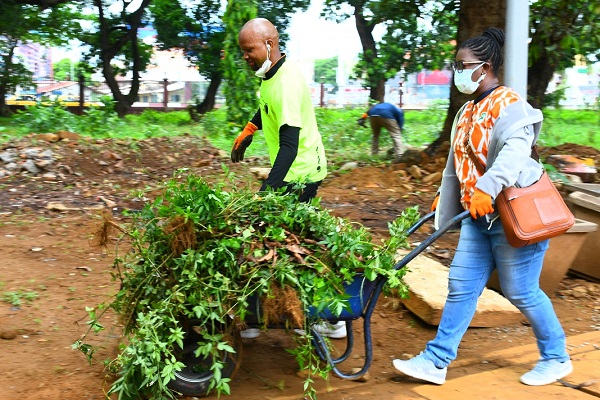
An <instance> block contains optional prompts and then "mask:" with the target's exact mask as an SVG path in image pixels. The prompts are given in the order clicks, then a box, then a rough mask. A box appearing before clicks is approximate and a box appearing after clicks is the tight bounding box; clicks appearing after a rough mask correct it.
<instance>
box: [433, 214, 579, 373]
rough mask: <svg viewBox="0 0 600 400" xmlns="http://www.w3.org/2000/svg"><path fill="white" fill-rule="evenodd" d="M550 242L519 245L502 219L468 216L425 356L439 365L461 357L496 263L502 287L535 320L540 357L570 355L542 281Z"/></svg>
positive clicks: (564, 356)
mask: <svg viewBox="0 0 600 400" xmlns="http://www.w3.org/2000/svg"><path fill="white" fill-rule="evenodd" d="M488 228H489V229H488ZM548 242H549V241H548V240H545V241H543V242H540V243H535V244H531V245H528V246H525V247H521V248H518V249H517V248H514V247H512V246H510V245H509V244H508V242H507V241H506V235H505V234H504V229H503V227H502V223H501V222H500V220H496V221H494V222H493V224H492V225H491V227H489V222H487V221H486V217H482V218H479V219H478V220H473V219H471V218H467V219H465V220H463V221H462V225H461V229H460V238H459V241H458V246H457V248H456V253H455V255H454V259H453V260H452V265H451V266H450V276H449V284H448V289H449V293H448V298H447V299H446V305H445V306H444V310H443V312H442V318H441V321H440V325H439V328H438V331H437V335H436V336H435V338H434V339H433V340H431V341H430V342H429V343H427V346H426V348H425V351H424V352H423V355H424V357H425V358H426V359H429V360H431V361H433V363H434V364H435V365H436V367H438V368H444V367H446V366H447V365H448V364H450V362H451V361H453V360H454V359H455V358H456V352H457V350H458V345H459V343H460V341H461V339H462V337H463V335H464V334H465V332H466V330H467V328H468V327H469V324H470V322H471V320H472V319H473V315H474V314H475V309H476V306H477V299H478V298H479V296H480V295H481V293H482V292H483V289H484V287H485V285H486V283H487V281H488V279H489V277H490V275H491V273H492V271H493V270H494V268H496V269H497V270H498V279H499V281H500V287H501V289H502V293H503V294H504V296H505V297H506V298H507V299H508V300H509V301H510V302H511V303H512V304H514V305H515V307H517V308H518V309H519V310H520V311H521V312H522V313H523V315H525V317H526V318H527V320H528V321H529V323H530V324H531V327H532V329H533V333H534V335H535V337H536V340H537V345H538V349H539V351H540V354H541V358H542V359H543V360H550V359H556V360H558V361H561V362H562V361H566V360H568V359H569V355H568V354H567V351H566V339H565V333H564V330H563V328H562V326H561V325H560V322H559V321H558V318H557V317H556V313H555V312H554V308H553V307H552V303H551V302H550V299H549V298H548V296H546V294H545V293H544V292H543V291H542V290H541V289H540V286H539V278H540V273H541V270H542V263H543V260H544V254H545V253H546V250H547V249H548Z"/></svg>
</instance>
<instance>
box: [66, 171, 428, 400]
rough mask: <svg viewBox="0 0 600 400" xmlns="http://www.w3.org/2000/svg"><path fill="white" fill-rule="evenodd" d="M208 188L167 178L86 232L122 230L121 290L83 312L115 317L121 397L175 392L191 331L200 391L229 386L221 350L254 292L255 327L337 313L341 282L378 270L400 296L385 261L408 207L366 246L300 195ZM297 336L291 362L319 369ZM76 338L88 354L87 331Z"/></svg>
mask: <svg viewBox="0 0 600 400" xmlns="http://www.w3.org/2000/svg"><path fill="white" fill-rule="evenodd" d="M211 185H212V184H211ZM211 185H209V184H208V183H207V182H205V181H204V180H203V179H202V178H201V177H198V176H194V175H187V176H178V177H175V178H173V179H171V180H170V181H168V182H166V184H165V190H164V195H162V196H160V197H159V198H157V199H156V200H155V201H154V202H152V203H150V204H148V205H147V206H146V207H145V208H144V209H143V210H142V211H141V212H140V213H137V214H135V215H133V216H132V221H131V223H128V224H127V226H121V225H117V224H116V223H115V222H113V221H110V220H108V219H107V220H106V221H105V223H104V225H103V227H102V229H100V230H99V232H98V233H97V235H96V239H97V240H99V241H100V242H105V243H106V241H107V239H108V238H110V236H111V234H110V229H109V228H111V227H112V228H115V227H116V228H118V230H119V231H120V232H121V233H122V239H125V238H127V239H128V240H127V246H126V247H127V248H126V249H120V251H118V253H119V254H120V253H124V254H122V255H119V256H118V257H117V258H116V259H115V262H114V268H115V273H114V276H115V278H116V279H118V280H119V281H120V283H121V289H120V290H119V292H118V293H117V294H116V296H115V297H114V299H112V301H111V302H110V303H107V304H101V305H99V306H97V307H94V308H90V309H89V312H90V316H91V321H90V322H89V323H90V326H91V329H92V330H95V331H99V330H101V329H102V326H101V325H100V324H99V322H98V319H99V316H100V312H103V311H105V310H107V309H109V308H111V309H113V310H114V311H116V313H117V314H118V315H119V317H120V320H121V321H122V323H123V325H124V328H125V329H124V340H123V346H122V350H121V352H120V353H119V354H118V356H117V357H116V358H115V359H114V360H112V361H111V362H110V363H109V365H110V367H111V368H112V370H113V371H114V372H116V373H118V375H119V377H118V379H117V380H116V381H115V383H114V384H113V386H112V388H111V392H113V393H119V395H120V397H119V398H125V399H127V398H139V396H140V393H142V394H143V395H145V396H148V397H151V398H168V397H173V396H174V395H175V393H174V391H173V387H176V388H177V386H176V385H175V386H174V385H173V384H172V383H173V381H174V380H176V378H177V376H178V373H179V371H182V370H184V369H185V368H187V367H188V366H186V363H185V360H184V359H183V358H182V356H181V354H182V351H183V349H184V348H186V347H187V345H188V343H189V337H190V335H193V337H194V339H193V341H194V346H195V347H194V356H195V357H199V358H203V359H206V360H209V363H208V367H206V366H205V368H208V369H209V370H210V371H211V375H210V378H211V379H210V383H209V384H207V386H206V388H207V390H212V389H216V391H218V392H219V393H229V385H228V382H229V378H228V376H227V374H226V373H222V372H223V371H222V370H224V369H226V368H227V358H226V357H225V358H224V357H223V353H224V352H225V353H235V351H236V350H235V345H234V342H235V339H234V338H235V337H236V336H237V337H239V331H240V330H243V329H245V328H246V325H245V321H246V319H247V317H248V316H249V315H250V314H252V312H253V311H252V310H253V308H252V304H253V299H256V298H258V299H261V304H262V307H261V310H262V315H261V316H260V318H259V321H260V323H261V324H262V328H263V329H267V328H268V327H269V326H273V325H278V326H285V327H288V328H300V327H303V328H304V329H305V330H306V331H307V332H309V331H310V330H309V329H307V328H308V326H309V325H310V324H311V323H314V322H315V321H316V318H317V317H314V313H310V312H308V311H309V310H323V309H328V310H329V311H330V312H331V314H332V315H335V316H339V315H340V313H342V311H344V310H345V309H347V308H348V296H347V295H346V293H345V291H344V287H345V285H347V284H348V283H350V282H352V281H353V280H354V279H355V278H356V277H357V276H358V274H361V275H360V276H362V277H364V279H366V280H370V281H372V280H375V279H376V278H377V277H385V279H386V285H387V286H386V290H389V289H392V288H393V289H395V290H396V291H397V292H398V293H399V294H400V295H405V294H406V288H405V287H404V285H403V283H402V276H403V275H404V273H405V271H404V270H396V269H394V268H393V267H394V265H395V256H396V250H397V249H398V248H400V247H406V231H407V229H408V228H409V227H410V226H411V225H413V224H414V223H415V221H416V220H417V219H418V212H417V210H416V208H409V209H407V210H405V211H404V212H403V213H402V215H401V216H400V217H399V218H398V219H396V220H395V221H393V222H392V223H390V224H389V230H390V239H387V240H386V241H381V242H380V243H374V241H373V240H372V237H371V235H370V233H369V231H368V230H367V228H365V227H364V226H362V225H360V224H357V223H353V222H350V221H348V220H345V219H342V218H339V217H334V216H332V215H331V214H330V213H329V212H328V211H327V210H325V209H323V208H321V206H320V204H319V201H318V200H317V199H315V200H313V202H312V203H310V204H306V203H298V202H297V197H296V196H295V195H284V194H282V193H275V192H264V193H262V192H261V193H256V192H252V191H250V190H249V189H239V188H233V189H228V190H225V189H224V187H225V185H224V183H221V184H216V185H212V186H211ZM121 242H122V243H123V242H124V240H121ZM122 247H125V246H122ZM295 337H297V340H296V343H297V344H298V348H297V349H295V350H291V351H292V352H295V353H294V354H295V355H296V358H297V360H298V361H299V363H300V364H301V367H302V368H304V369H307V368H308V369H309V370H310V371H312V372H313V374H318V375H321V376H323V377H326V375H327V371H328V370H327V366H323V365H321V364H320V363H318V359H316V358H315V357H314V355H313V354H312V353H314V352H313V350H314V349H312V348H311V340H310V335H306V336H300V335H295ZM75 346H76V347H78V348H79V349H81V350H82V351H84V353H86V355H87V356H88V357H89V358H90V359H91V358H92V357H93V353H94V351H95V349H94V348H93V347H92V346H90V345H87V344H85V337H84V338H82V339H81V340H80V341H78V342H77V343H76V344H75ZM315 360H316V361H315ZM307 387H310V385H307ZM307 390H308V389H307ZM175 392H177V390H175ZM310 397H313V396H312V395H311V396H310Z"/></svg>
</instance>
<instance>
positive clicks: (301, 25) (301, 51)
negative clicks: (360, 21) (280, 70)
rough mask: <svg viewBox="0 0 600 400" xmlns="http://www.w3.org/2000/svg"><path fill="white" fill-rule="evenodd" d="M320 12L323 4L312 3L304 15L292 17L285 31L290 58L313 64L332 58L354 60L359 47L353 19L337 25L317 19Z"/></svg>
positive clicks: (318, 2) (318, 1)
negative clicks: (288, 38)
mask: <svg viewBox="0 0 600 400" xmlns="http://www.w3.org/2000/svg"><path fill="white" fill-rule="evenodd" d="M322 8H323V1H322V0H313V1H312V2H311V6H310V7H309V8H308V10H307V11H306V12H303V13H296V14H294V16H293V17H292V19H291V23H290V27H289V28H288V31H287V32H288V34H289V35H290V41H289V42H288V46H287V47H288V51H289V53H290V54H289V55H290V57H293V58H299V59H312V60H315V59H324V58H331V57H335V56H339V57H342V58H345V59H354V58H356V56H357V54H358V53H360V52H361V51H362V46H361V44H360V38H359V37H358V32H357V31H356V25H355V23H354V17H350V18H348V19H347V20H345V21H343V22H342V23H340V24H337V23H335V22H332V21H327V20H325V19H324V18H321V17H320V13H321V10H322Z"/></svg>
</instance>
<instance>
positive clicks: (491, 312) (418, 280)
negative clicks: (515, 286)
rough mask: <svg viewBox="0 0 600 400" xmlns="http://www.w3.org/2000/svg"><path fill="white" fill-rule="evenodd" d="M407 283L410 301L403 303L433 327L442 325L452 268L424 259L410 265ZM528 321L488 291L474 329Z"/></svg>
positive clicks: (478, 305) (509, 304)
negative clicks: (449, 273) (450, 269)
mask: <svg viewBox="0 0 600 400" xmlns="http://www.w3.org/2000/svg"><path fill="white" fill-rule="evenodd" d="M408 268H409V272H408V273H407V274H406V275H405V277H404V282H405V283H406V284H407V285H408V286H409V297H408V298H407V299H402V303H403V304H404V305H405V306H406V308H408V309H409V310H410V311H411V312H413V313H414V314H416V315H417V316H418V317H419V318H421V319H422V320H423V321H425V322H427V323H428V324H430V325H438V324H439V322H440V319H441V316H442V310H443V308H444V303H445V301H446V296H447V295H448V268H447V267H445V266H444V265H442V264H440V263H439V262H437V261H435V260H432V259H431V258H428V257H426V256H423V255H420V256H418V257H416V258H415V259H414V260H413V261H411V262H410V263H409V265H408ZM523 319H524V317H523V315H522V314H521V312H520V311H519V310H518V309H517V308H516V307H515V306H513V305H512V304H511V303H510V302H509V301H508V300H506V298H504V297H503V296H502V295H500V294H498V293H497V292H495V291H493V290H489V289H487V288H486V289H484V290H483V294H482V295H481V297H480V298H479V302H478V304H477V311H476V312H475V316H474V317H473V320H472V321H471V324H470V325H469V326H470V327H479V328H484V327H485V328H489V327H496V326H506V325H511V324H514V323H518V322H519V321H521V320H523Z"/></svg>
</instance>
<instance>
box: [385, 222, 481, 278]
mask: <svg viewBox="0 0 600 400" xmlns="http://www.w3.org/2000/svg"><path fill="white" fill-rule="evenodd" d="M432 214H433V215H435V213H434V212H433V213H429V214H427V215H425V216H424V217H423V218H421V219H420V220H419V221H417V223H416V224H415V225H413V226H412V227H411V228H410V229H409V230H408V232H409V235H410V233H412V232H414V231H415V230H417V229H418V228H419V227H421V225H423V224H424V223H425V222H426V221H428V220H429V219H431V217H432V216H433V215H432ZM470 215H471V214H470V213H469V211H463V212H461V213H460V214H458V215H456V216H455V217H453V218H452V219H450V220H449V221H448V222H446V223H445V224H444V225H442V226H441V227H440V229H438V230H437V231H435V232H433V233H432V234H431V235H430V236H429V237H428V238H427V239H425V240H423V241H422V242H421V243H420V244H419V245H418V246H417V247H415V248H414V249H412V251H411V252H410V253H408V254H407V255H406V256H404V257H402V259H401V260H400V261H398V262H397V263H396V265H394V269H401V268H404V267H405V266H406V265H407V264H408V263H409V262H411V261H412V260H413V259H414V258H415V257H416V256H418V255H419V254H421V252H422V251H423V250H425V249H426V248H427V247H429V245H431V244H432V243H433V242H435V241H436V240H437V239H438V238H439V237H440V236H442V235H443V234H444V233H446V232H447V231H449V230H450V229H452V228H454V227H455V226H456V225H457V224H458V223H459V222H460V221H462V220H463V219H465V218H467V217H469V216H470ZM415 227H416V228H415ZM413 228H414V229H413Z"/></svg>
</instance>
